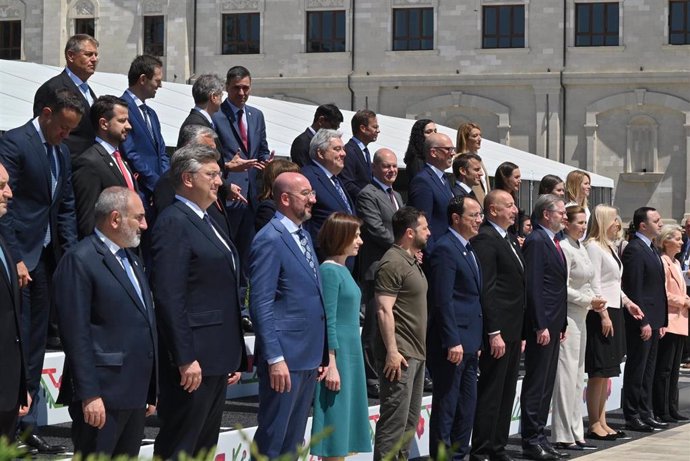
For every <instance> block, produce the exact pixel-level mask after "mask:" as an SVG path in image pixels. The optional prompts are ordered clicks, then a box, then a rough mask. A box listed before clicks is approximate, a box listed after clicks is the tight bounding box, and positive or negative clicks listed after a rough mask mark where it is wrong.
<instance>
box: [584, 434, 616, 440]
mask: <svg viewBox="0 0 690 461" xmlns="http://www.w3.org/2000/svg"><path fill="white" fill-rule="evenodd" d="M587 438H588V439H592V440H602V441H604V442H612V441H614V440H616V439H618V435H617V434H606V435H599V434H597V433H596V432H590V433H589V434H587Z"/></svg>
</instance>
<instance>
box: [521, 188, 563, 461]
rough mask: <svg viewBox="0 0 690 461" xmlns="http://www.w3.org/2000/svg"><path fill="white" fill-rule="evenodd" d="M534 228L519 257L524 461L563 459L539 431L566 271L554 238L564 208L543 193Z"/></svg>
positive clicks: (558, 336) (554, 360)
mask: <svg viewBox="0 0 690 461" xmlns="http://www.w3.org/2000/svg"><path fill="white" fill-rule="evenodd" d="M534 215H535V216H536V217H537V225H536V226H534V230H533V231H532V233H531V234H530V235H529V236H528V237H527V239H526V240H525V243H524V245H523V247H522V253H523V255H524V257H525V288H526V293H527V304H526V309H525V328H524V331H525V336H526V338H525V339H526V340H527V344H526V346H525V379H524V380H523V381H522V393H521V395H520V407H521V408H520V409H521V416H520V430H521V432H522V454H523V456H524V457H526V458H528V459H536V460H549V459H559V458H563V457H566V456H567V454H563V453H561V452H558V451H557V450H556V449H554V447H553V445H551V443H550V442H549V440H548V439H547V438H546V434H545V432H544V428H545V427H546V419H547V418H548V416H549V407H550V403H551V396H552V394H553V384H554V381H555V379H556V367H557V365H558V351H559V343H560V341H564V340H565V329H566V326H567V324H568V321H567V317H566V312H567V298H568V292H567V286H568V272H567V266H566V261H565V255H564V254H563V250H561V246H560V242H559V241H558V239H557V238H556V234H558V232H560V230H561V229H563V215H565V203H564V202H563V199H562V198H560V197H557V196H555V195H551V194H546V195H542V196H541V197H539V198H538V199H537V201H536V202H535V204H534Z"/></svg>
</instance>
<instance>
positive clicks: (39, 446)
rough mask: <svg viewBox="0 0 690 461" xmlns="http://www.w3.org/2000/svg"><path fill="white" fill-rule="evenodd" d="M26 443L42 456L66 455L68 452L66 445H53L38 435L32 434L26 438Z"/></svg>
mask: <svg viewBox="0 0 690 461" xmlns="http://www.w3.org/2000/svg"><path fill="white" fill-rule="evenodd" d="M24 443H26V444H27V445H28V446H30V447H33V448H35V449H36V450H38V452H39V453H40V454H43V455H57V454H59V453H64V452H66V451H67V447H66V446H64V445H51V444H49V443H48V442H47V441H46V439H44V438H43V437H41V436H40V435H38V434H31V435H29V436H27V437H25V438H24Z"/></svg>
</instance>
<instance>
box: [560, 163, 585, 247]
mask: <svg viewBox="0 0 690 461" xmlns="http://www.w3.org/2000/svg"><path fill="white" fill-rule="evenodd" d="M590 192H592V179H591V178H590V177H589V173H587V172H586V171H582V170H573V171H571V172H570V173H568V176H566V178H565V202H566V203H565V206H566V207H567V206H570V205H580V206H581V207H582V208H584V209H585V214H586V215H587V223H588V224H589V217H590V214H591V213H590V211H589V203H588V199H589V194H590ZM586 235H587V233H586V232H585V236H586ZM582 240H584V237H583V238H582Z"/></svg>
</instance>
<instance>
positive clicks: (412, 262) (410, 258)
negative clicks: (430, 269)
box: [391, 243, 417, 266]
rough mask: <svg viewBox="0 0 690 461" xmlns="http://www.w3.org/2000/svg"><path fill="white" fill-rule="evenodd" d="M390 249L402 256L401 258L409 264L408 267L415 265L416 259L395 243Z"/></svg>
mask: <svg viewBox="0 0 690 461" xmlns="http://www.w3.org/2000/svg"><path fill="white" fill-rule="evenodd" d="M391 248H392V249H393V250H395V251H397V252H398V253H400V254H401V255H402V257H403V258H405V260H406V261H407V262H408V263H409V264H410V266H413V265H415V264H417V258H415V257H414V256H413V255H411V254H410V253H408V252H407V250H406V249H404V248H403V247H401V246H400V245H398V244H397V243H394V244H393V245H391Z"/></svg>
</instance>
